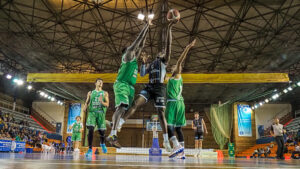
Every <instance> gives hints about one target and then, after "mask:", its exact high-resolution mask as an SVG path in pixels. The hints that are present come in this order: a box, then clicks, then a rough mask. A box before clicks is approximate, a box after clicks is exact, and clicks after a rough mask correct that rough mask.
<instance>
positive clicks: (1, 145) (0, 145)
mask: <svg viewBox="0 0 300 169" xmlns="http://www.w3.org/2000/svg"><path fill="white" fill-rule="evenodd" d="M10 150H11V140H0V151H10Z"/></svg>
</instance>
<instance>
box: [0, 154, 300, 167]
mask: <svg viewBox="0 0 300 169" xmlns="http://www.w3.org/2000/svg"><path fill="white" fill-rule="evenodd" d="M299 166H300V160H293V159H292V160H276V159H241V158H239V159H222V160H221V159H219V160H217V159H198V158H194V157H188V158H187V159H185V160H179V159H169V158H168V157H161V158H153V159H152V158H149V156H141V155H139V156H134V155H97V156H93V157H91V158H86V157H85V156H84V155H72V154H70V155H57V154H39V153H34V154H14V153H0V169H81V168H84V169H88V168H92V169H94V168H114V169H116V168H142V167H143V168H212V169H213V168H218V169H220V168H225V169H229V168H234V169H244V168H251V169H256V168H264V169H267V168H272V169H275V168H278V169H279V168H280V169H284V168H299Z"/></svg>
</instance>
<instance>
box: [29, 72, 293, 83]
mask: <svg viewBox="0 0 300 169" xmlns="http://www.w3.org/2000/svg"><path fill="white" fill-rule="evenodd" d="M168 76H170V75H169V74H168ZM116 77H117V73H103V74H79V73H29V74H28V75H27V81H28V82H44V83H47V82H64V83H93V82H95V79H97V78H102V79H103V81H104V83H114V82H115V79H116ZM182 78H183V81H184V83H284V82H289V76H288V74H287V73H233V74H182ZM147 82H148V76H145V77H140V75H139V76H138V80H137V83H147Z"/></svg>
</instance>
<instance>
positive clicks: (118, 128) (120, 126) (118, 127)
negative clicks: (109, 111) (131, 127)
mask: <svg viewBox="0 0 300 169" xmlns="http://www.w3.org/2000/svg"><path fill="white" fill-rule="evenodd" d="M124 123H125V121H124V119H122V118H121V119H120V121H119V124H118V126H117V130H118V132H121V128H122V125H123V124H124Z"/></svg>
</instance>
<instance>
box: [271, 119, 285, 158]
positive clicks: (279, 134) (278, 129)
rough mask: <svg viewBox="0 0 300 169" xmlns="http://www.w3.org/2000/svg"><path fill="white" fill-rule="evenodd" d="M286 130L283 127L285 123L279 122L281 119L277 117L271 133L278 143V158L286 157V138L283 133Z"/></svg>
mask: <svg viewBox="0 0 300 169" xmlns="http://www.w3.org/2000/svg"><path fill="white" fill-rule="evenodd" d="M285 132H286V131H285V130H284V129H283V125H282V124H279V119H278V118H276V119H275V120H274V124H273V125H272V126H271V131H270V134H271V135H272V136H273V137H275V141H276V143H277V146H278V148H277V156H276V158H277V159H284V157H283V154H284V152H283V151H284V140H283V134H284V133H285Z"/></svg>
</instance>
